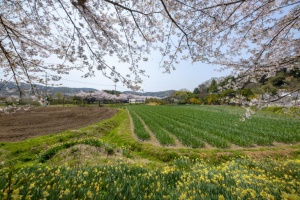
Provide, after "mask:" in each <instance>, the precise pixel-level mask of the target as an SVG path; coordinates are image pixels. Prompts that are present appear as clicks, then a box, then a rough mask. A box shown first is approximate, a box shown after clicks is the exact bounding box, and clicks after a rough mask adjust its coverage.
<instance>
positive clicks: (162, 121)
mask: <svg viewBox="0 0 300 200" xmlns="http://www.w3.org/2000/svg"><path fill="white" fill-rule="evenodd" d="M131 109H132V110H134V111H135V112H136V113H138V114H139V115H140V114H141V117H142V116H147V117H148V118H150V116H151V118H154V119H159V120H157V121H156V123H157V126H159V127H161V128H163V129H166V130H168V131H169V132H170V133H172V134H173V135H175V136H176V137H177V138H178V139H179V140H180V141H181V142H182V143H183V144H184V145H186V146H193V147H200V146H201V145H199V144H200V143H199V141H202V143H203V142H206V143H209V144H210V145H213V146H216V147H228V146H230V144H231V143H233V144H236V145H239V146H252V145H253V144H258V145H270V144H272V143H273V142H275V141H277V142H286V143H288V142H298V141H300V129H299V126H300V122H299V120H294V119H292V118H288V117H285V118H284V117H274V116H273V115H266V114H264V113H258V114H255V115H254V116H253V117H252V118H251V119H248V120H246V121H245V122H241V121H240V120H239V118H240V116H241V114H242V112H243V110H242V109H241V108H235V107H222V106H215V107H213V106H135V107H132V108H131ZM142 118H143V117H142ZM146 124H147V123H146ZM195 138H196V139H195Z"/></svg>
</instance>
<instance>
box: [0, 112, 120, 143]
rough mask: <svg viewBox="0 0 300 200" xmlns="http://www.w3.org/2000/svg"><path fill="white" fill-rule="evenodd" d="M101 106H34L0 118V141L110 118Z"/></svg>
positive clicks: (75, 127) (18, 139)
mask: <svg viewBox="0 0 300 200" xmlns="http://www.w3.org/2000/svg"><path fill="white" fill-rule="evenodd" d="M116 113H117V110H115V109H112V108H104V107H35V108H31V109H29V110H28V111H18V112H17V113H14V114H9V115H0V141H20V140H24V139H28V138H32V137H35V136H39V135H46V134H53V133H59V132H62V131H65V130H70V129H78V128H81V127H84V126H87V125H90V124H93V123H97V122H99V121H101V120H104V119H108V118H110V117H112V116H114V115H115V114H116Z"/></svg>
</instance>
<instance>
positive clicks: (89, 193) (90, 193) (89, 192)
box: [87, 190, 93, 198]
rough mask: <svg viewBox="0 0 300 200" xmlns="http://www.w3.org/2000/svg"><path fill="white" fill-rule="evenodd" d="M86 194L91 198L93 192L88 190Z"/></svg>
mask: <svg viewBox="0 0 300 200" xmlns="http://www.w3.org/2000/svg"><path fill="white" fill-rule="evenodd" d="M87 196H88V197H89V198H92V197H93V193H92V192H91V191H90V190H89V191H88V192H87Z"/></svg>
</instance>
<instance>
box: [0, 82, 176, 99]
mask: <svg viewBox="0 0 300 200" xmlns="http://www.w3.org/2000/svg"><path fill="white" fill-rule="evenodd" d="M35 87H36V89H37V91H40V92H46V90H48V94H49V95H55V94H56V93H57V92H62V93H64V94H65V95H68V96H73V95H75V94H77V93H79V92H80V91H83V92H94V91H97V89H94V88H70V87H52V86H47V87H46V86H44V85H38V84H36V85H35ZM20 88H21V90H23V91H26V90H27V91H29V90H30V89H31V87H30V85H29V84H27V83H20ZM173 92H175V90H167V91H159V92H134V91H125V92H121V93H124V94H133V95H140V96H153V97H161V98H163V97H168V96H170V95H171V94H172V93H173ZM7 95H19V91H18V88H17V86H16V84H15V83H14V82H8V83H6V84H4V83H3V82H0V96H7Z"/></svg>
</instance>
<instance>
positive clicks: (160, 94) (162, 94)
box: [122, 90, 175, 98]
mask: <svg viewBox="0 0 300 200" xmlns="http://www.w3.org/2000/svg"><path fill="white" fill-rule="evenodd" d="M174 92H175V90H166V91H159V92H133V91H125V92H122V93H123V94H133V95H140V96H152V97H161V98H163V97H168V96H170V95H171V94H172V93H174Z"/></svg>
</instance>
